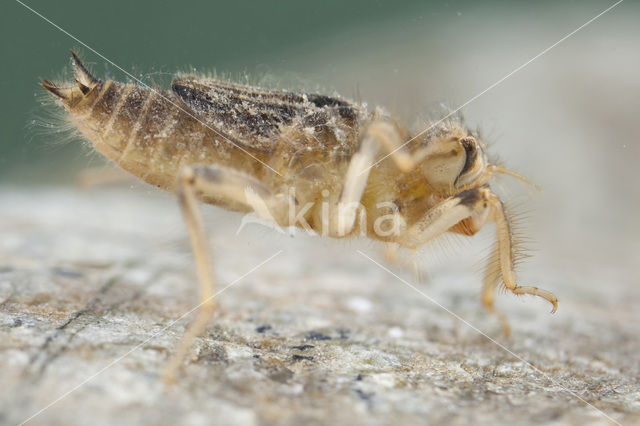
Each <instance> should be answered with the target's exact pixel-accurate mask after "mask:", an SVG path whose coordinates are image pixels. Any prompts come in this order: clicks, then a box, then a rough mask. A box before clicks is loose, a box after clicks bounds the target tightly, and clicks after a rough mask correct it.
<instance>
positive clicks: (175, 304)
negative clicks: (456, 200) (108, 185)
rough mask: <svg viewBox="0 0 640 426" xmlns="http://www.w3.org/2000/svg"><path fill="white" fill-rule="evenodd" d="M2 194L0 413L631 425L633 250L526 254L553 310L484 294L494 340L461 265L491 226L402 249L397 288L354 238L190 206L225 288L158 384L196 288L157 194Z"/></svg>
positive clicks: (171, 212)
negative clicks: (503, 330)
mask: <svg viewBox="0 0 640 426" xmlns="http://www.w3.org/2000/svg"><path fill="white" fill-rule="evenodd" d="M0 206H1V208H0V383H2V386H3V391H2V392H1V393H0V424H17V423H20V422H23V421H25V420H27V419H30V421H29V423H28V424H34V425H37V424H42V425H44V424H47V425H51V424H53V425H58V424H59V425H63V424H64V425H73V424H86V423H87V422H91V423H92V424H98V425H100V424H116V423H117V424H189V425H199V424H211V423H216V424H248V425H251V424H276V423H279V424H302V423H304V424H328V423H347V422H349V423H355V424H364V423H367V424H391V423H398V422H404V423H424V422H429V423H433V424H441V423H445V422H446V423H447V424H452V425H457V424H469V423H473V424H514V423H519V424H534V423H535V424H537V423H552V424H608V423H611V421H610V420H609V419H608V418H607V417H604V416H603V415H602V414H601V413H599V412H598V411H597V410H596V409H595V408H597V409H599V410H602V411H603V412H604V413H606V416H609V417H610V418H611V419H615V420H616V421H619V422H621V423H623V424H634V423H636V424H637V423H638V422H640V390H639V388H640V387H639V385H640V383H639V382H640V380H639V379H638V377H639V370H640V362H639V358H638V352H639V349H640V343H639V341H638V338H637V336H638V319H639V316H640V311H639V310H638V306H639V305H638V300H639V299H640V298H639V297H638V296H639V290H638V286H637V276H636V275H635V274H634V271H633V267H632V266H631V262H627V260H628V259H629V258H625V257H624V253H628V251H624V250H622V249H624V248H629V247H632V246H618V249H619V250H622V251H623V252H624V253H623V254H621V253H620V251H617V250H616V249H615V245H613V244H612V245H611V249H609V250H607V252H608V253H609V254H608V257H607V256H606V254H605V255H603V256H601V257H599V258H598V263H597V264H595V263H594V262H592V261H591V260H590V259H592V257H589V254H588V252H589V250H590V248H589V247H590V246H589V243H584V244H583V243H581V242H580V241H576V240H571V241H568V242H567V244H565V245H562V244H556V245H554V246H553V247H548V248H546V249H543V250H540V251H539V253H537V256H536V257H535V258H534V260H532V262H530V263H529V266H528V267H526V268H524V270H523V272H522V276H524V277H525V278H526V279H527V280H535V282H536V283H538V284H541V285H542V283H544V287H546V288H549V289H551V290H554V291H555V292H556V294H558V296H559V298H560V308H559V311H558V313H557V314H556V315H550V314H549V312H548V309H549V306H548V304H546V303H545V302H543V301H539V300H536V299H534V298H531V297H523V298H515V297H513V296H511V295H502V296H500V298H499V303H498V306H499V307H500V309H502V310H503V311H504V312H505V314H506V315H507V317H508V318H509V319H510V321H511V324H512V328H513V335H512V337H511V338H510V339H505V338H504V337H502V336H501V334H500V329H499V325H498V323H497V321H496V320H495V318H492V317H490V316H489V315H487V314H485V313H484V312H483V310H482V307H481V306H480V303H479V289H480V276H479V274H478V273H476V272H474V267H473V264H474V263H476V262H477V261H480V260H481V255H480V254H479V253H480V252H481V249H482V248H483V247H484V246H485V245H486V244H487V242H488V239H489V238H490V236H491V233H490V232H488V233H483V234H482V235H480V236H479V237H477V238H474V239H473V240H472V241H473V244H471V245H470V246H468V245H467V246H466V247H463V248H462V249H461V250H456V252H455V253H454V254H451V255H449V256H447V260H446V261H432V260H431V259H433V258H434V257H435V258H438V257H441V256H439V255H438V253H440V250H439V248H440V246H439V245H433V246H430V247H427V248H426V249H424V250H421V251H420V252H418V253H417V254H416V255H415V261H416V263H417V264H418V265H420V269H421V271H422V275H423V280H422V282H420V283H419V282H417V281H416V279H415V278H414V277H413V274H412V273H411V271H410V268H404V267H399V266H397V265H391V266H390V268H391V269H392V270H393V271H394V273H396V274H398V275H399V276H400V277H401V278H402V279H403V280H406V283H403V281H401V280H400V279H399V278H396V277H394V276H393V275H391V274H390V273H388V272H386V271H384V270H382V269H381V268H380V267H378V266H377V265H375V264H374V263H372V262H371V261H370V260H368V259H367V258H365V257H364V256H363V255H362V254H360V253H359V252H358V250H359V251H361V252H362V253H365V254H367V255H368V256H370V257H371V258H373V259H375V260H376V261H380V262H383V260H382V258H383V256H382V250H381V247H380V246H378V245H377V244H373V243H371V242H368V241H347V242H344V241H333V240H328V239H321V238H313V237H309V236H305V235H297V236H296V237H295V238H290V237H288V236H283V235H280V234H277V233H275V232H273V231H271V230H268V229H266V228H263V227H261V226H259V225H249V226H248V227H246V228H244V229H243V230H242V232H240V234H239V235H235V234H236V229H237V227H238V225H239V224H240V219H241V217H240V216H238V215H232V214H227V213H224V212H221V211H219V210H216V209H214V208H211V207H206V208H205V209H204V210H205V216H206V220H207V223H208V224H209V226H208V228H209V233H210V236H211V241H212V244H213V246H214V251H215V254H214V259H215V269H216V274H217V278H218V282H219V284H218V285H219V288H220V289H222V288H225V286H229V285H230V284H231V285H230V286H229V287H228V288H226V289H225V290H224V292H223V293H221V294H220V295H219V296H218V298H217V300H218V305H219V310H218V314H217V317H216V319H215V321H214V322H213V323H212V324H211V325H210V327H209V328H208V330H207V333H206V334H205V335H204V336H202V337H201V338H199V339H198V340H197V342H196V344H195V345H194V348H193V350H192V354H193V357H192V359H191V360H189V361H187V362H185V366H184V369H183V371H182V373H181V375H180V376H179V378H178V382H177V384H176V385H175V386H173V387H171V388H167V387H165V386H164V385H163V383H162V381H161V374H162V370H163V367H164V366H165V364H166V362H167V359H168V357H169V355H170V354H171V352H172V351H173V349H174V347H175V345H176V343H177V342H178V341H179V339H180V336H181V334H182V332H183V330H184V329H185V326H186V325H187V324H188V320H189V318H191V317H190V316H188V317H186V318H184V319H182V320H180V321H178V322H177V323H176V324H174V325H172V324H173V322H174V321H175V320H176V319H178V318H180V317H181V315H183V314H184V313H185V312H188V311H189V310H190V309H191V307H192V306H194V305H195V304H196V303H197V283H196V280H195V273H194V268H193V264H192V258H191V254H190V251H189V247H188V241H187V239H186V231H185V229H184V226H183V224H182V221H181V218H180V216H179V212H178V208H177V206H176V204H175V202H174V200H173V199H172V197H171V196H170V195H167V194H162V193H159V192H157V191H154V190H150V189H148V188H146V187H144V188H134V189H129V188H121V189H117V188H116V189H95V190H88V191H78V190H75V189H72V188H39V189H25V188H21V189H20V190H16V189H12V188H3V189H2V190H1V191H0ZM550 232H553V229H552V230H551V231H550ZM584 241H587V240H584ZM584 241H583V242H584ZM611 242H612V241H609V243H611ZM636 252H637V250H636ZM274 255H276V256H275V257H273V258H272V259H271V260H269V261H268V262H266V263H264V264H263V262H265V260H267V259H269V258H271V257H272V256H274ZM401 258H402V259H404V260H406V262H407V263H408V264H411V263H412V261H413V260H412V255H411V254H410V253H404V252H403V253H402V255H401ZM560 259H561V261H560ZM261 264H262V265H261ZM258 265H261V266H259V267H258V268H257V269H255V270H254V268H256V266H258ZM407 283H409V284H411V285H415V286H416V288H417V289H418V290H419V291H420V292H422V293H423V294H419V293H418V292H417V291H416V290H414V289H412V288H410V287H409V286H408V285H407ZM429 298H432V299H433V300H435V301H437V302H438V303H439V304H441V305H442V306H443V307H444V308H446V309H448V310H450V311H452V312H454V313H455V314H456V315H459V316H460V317H461V318H463V319H464V320H465V321H468V323H469V324H472V325H473V327H477V328H478V329H479V330H482V332H483V333H486V335H487V336H489V337H490V338H491V339H495V341H496V342H498V343H499V344H500V345H504V346H502V347H501V346H499V345H498V344H496V342H493V341H491V340H489V339H488V338H487V337H485V336H483V335H481V334H480V333H479V332H478V331H476V330H474V329H472V328H471V327H470V326H469V325H468V324H465V323H464V322H462V321H461V320H460V319H458V318H456V317H454V316H453V315H452V314H451V313H449V312H447V311H446V310H445V309H443V308H442V307H439V306H437V305H436V304H434V303H432V302H431V301H430V300H429ZM588 404H589V405H588ZM593 407H595V408H593ZM40 410H44V411H40ZM34 415H35V417H32V416H34Z"/></svg>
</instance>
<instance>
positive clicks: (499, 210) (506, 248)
mask: <svg viewBox="0 0 640 426" xmlns="http://www.w3.org/2000/svg"><path fill="white" fill-rule="evenodd" d="M489 204H490V205H491V212H492V217H493V220H494V221H495V223H496V229H497V234H498V251H499V257H500V271H501V276H502V281H503V282H504V285H505V286H506V287H507V288H508V289H509V290H511V292H513V293H514V294H530V295H532V296H539V297H542V298H543V299H545V300H547V301H548V302H549V303H551V304H552V305H553V309H552V310H551V313H554V312H555V311H556V310H557V309H558V298H557V297H556V296H555V295H554V294H553V293H551V292H550V291H548V290H543V289H540V288H538V287H521V286H519V285H517V284H516V279H515V272H514V262H513V244H512V241H513V238H512V235H511V226H510V224H509V219H508V218H507V215H506V214H505V211H504V206H503V205H502V202H501V201H500V199H499V198H498V197H497V196H496V195H495V194H493V193H489Z"/></svg>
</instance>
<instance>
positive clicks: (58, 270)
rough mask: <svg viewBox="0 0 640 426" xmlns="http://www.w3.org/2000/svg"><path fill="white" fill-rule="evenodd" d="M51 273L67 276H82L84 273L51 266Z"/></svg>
mask: <svg viewBox="0 0 640 426" xmlns="http://www.w3.org/2000/svg"><path fill="white" fill-rule="evenodd" d="M51 273H52V274H54V275H58V276H61V277H66V278H81V277H82V274H81V273H80V272H78V271H74V270H72V269H66V268H51Z"/></svg>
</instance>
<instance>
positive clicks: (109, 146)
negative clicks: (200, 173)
mask: <svg viewBox="0 0 640 426" xmlns="http://www.w3.org/2000/svg"><path fill="white" fill-rule="evenodd" d="M96 89H99V90H98V92H99V93H98V94H97V95H96V96H97V97H96V99H95V102H94V103H93V106H91V107H89V108H90V113H89V114H88V115H84V116H83V114H81V113H78V114H76V117H75V121H77V124H78V127H79V128H80V129H81V130H82V131H83V133H85V135H86V136H87V137H88V138H89V140H91V142H92V143H93V145H94V147H95V148H96V150H97V151H99V152H100V153H102V154H103V155H105V156H106V157H107V158H109V159H110V160H112V161H114V162H115V163H116V164H118V165H119V166H120V167H122V168H123V169H125V170H127V171H128V172H130V173H132V174H134V175H135V176H137V177H139V178H141V179H143V180H144V181H146V182H148V183H150V184H153V185H156V186H160V187H162V188H164V189H168V190H171V189H173V188H174V185H175V182H176V178H177V175H178V172H179V170H180V167H181V166H182V165H183V164H197V163H205V162H211V161H217V160H219V161H222V160H223V158H224V157H225V155H226V151H225V150H224V149H220V147H219V145H220V143H219V142H218V141H216V139H215V138H214V137H213V135H212V134H211V133H210V132H208V131H207V128H206V127H205V126H203V125H202V124H201V123H199V122H198V121H196V120H195V119H194V118H193V117H192V115H191V114H190V113H189V111H188V110H186V109H185V108H184V107H183V106H182V105H180V104H179V102H180V101H179V100H177V99H175V98H174V97H173V95H171V94H170V93H168V92H164V91H158V90H151V89H146V88H142V87H139V86H135V85H122V84H119V83H117V82H113V81H107V82H105V83H104V86H103V87H98V86H96V88H95V89H94V90H96Z"/></svg>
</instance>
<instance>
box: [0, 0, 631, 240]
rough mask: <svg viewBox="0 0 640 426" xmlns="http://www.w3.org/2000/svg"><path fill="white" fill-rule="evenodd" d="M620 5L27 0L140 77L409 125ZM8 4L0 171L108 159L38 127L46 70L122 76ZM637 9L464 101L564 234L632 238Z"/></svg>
mask: <svg viewBox="0 0 640 426" xmlns="http://www.w3.org/2000/svg"><path fill="white" fill-rule="evenodd" d="M613 3H614V2H612V1H595V0H594V1H569V0H565V1H553V2H506V1H505V2H499V1H491V2H482V3H480V2H470V1H429V2H420V1H383V0H380V1H361V0H357V1H354V0H351V1H323V2H317V1H313V2H312V1H279V2H259V1H256V2H249V1H234V2H180V3H178V2H170V1H152V2H151V1H148V2H147V1H135V2H134V1H127V2H125V1H120V0H115V1H110V2H93V1H86V0H85V1H65V2H55V3H54V2H49V1H43V0H29V1H27V2H26V4H28V5H29V6H30V7H32V8H34V9H35V10H37V11H38V12H39V13H41V14H42V15H43V16H45V17H47V18H48V19H50V20H51V21H52V22H55V23H56V24H58V25H59V26H60V27H62V28H63V29H65V30H67V31H68V32H69V33H71V34H73V35H74V36H76V37H77V38H78V39H80V40H82V41H83V42H84V43H86V44H88V45H89V46H91V47H93V48H94V49H96V50H97V51H99V52H100V53H101V54H103V55H104V56H105V57H107V58H109V59H110V60H112V61H114V62H115V63H116V64H118V65H119V66H121V67H123V68H124V69H126V70H128V71H130V72H132V73H133V74H135V75H136V76H138V77H140V78H141V79H143V80H144V81H145V82H157V83H158V84H161V85H162V84H167V83H168V81H169V80H170V75H171V74H172V73H174V72H176V71H179V70H185V69H187V67H193V68H195V69H197V70H198V71H202V72H208V71H211V70H213V69H215V70H217V71H219V72H223V73H225V74H228V75H230V76H233V77H236V78H239V79H243V78H244V76H245V75H248V76H250V77H249V78H250V80H251V81H262V82H267V83H268V84H270V85H276V86H279V87H283V88H293V89H295V88H304V89H306V90H317V91H320V92H328V93H333V92H334V91H336V92H338V93H341V94H342V95H344V96H346V97H350V98H358V99H360V100H362V101H364V102H367V103H368V104H369V105H370V106H373V105H377V104H382V105H384V106H386V107H387V109H388V110H389V111H391V112H392V113H394V114H397V115H398V116H399V117H401V118H403V119H404V120H406V122H407V123H408V124H412V125H415V127H416V128H420V127H423V126H424V123H426V122H427V121H428V118H429V117H433V116H436V117H437V116H441V115H442V114H443V111H445V110H446V108H451V109H453V108H456V107H457V106H458V105H461V104H463V103H464V102H466V101H468V100H469V99H470V98H472V97H473V96H475V95H477V94H478V93H480V92H482V91H484V90H485V89H486V88H487V87H489V86H490V85H492V84H493V83H495V82H496V81H498V80H499V79H501V78H502V77H504V76H505V75H507V74H508V73H510V72H511V71H513V70H514V69H516V68H517V67H518V66H520V65H522V64H523V63H525V62H526V61H528V60H529V59H531V58H532V57H534V56H535V55H537V54H538V53H540V52H541V51H543V50H544V49H546V48H548V47H549V46H551V45H552V44H553V43H555V42H557V41H558V40H560V39H561V38H562V37H564V36H565V35H567V34H568V33H570V32H571V31H573V30H574V29H576V28H578V27H579V26H580V25H582V24H584V23H585V22H587V21H588V20H589V19H591V18H593V17H594V16H596V15H597V14H598V13H600V12H601V11H603V10H604V9H606V8H607V7H609V6H610V5H612V4H613ZM1 8H2V11H1V13H0V19H1V22H0V40H1V41H0V42H1V43H2V54H1V55H0V57H1V58H2V62H1V66H0V90H1V93H2V96H1V97H0V99H1V101H0V102H1V104H0V111H1V114H0V129H2V130H1V131H2V137H1V138H0V180H1V181H2V182H3V183H5V184H11V185H21V184H24V183H29V184H37V185H40V184H50V183H55V182H60V183H65V182H66V183H70V182H72V181H73V179H74V176H76V175H77V173H78V172H79V171H80V170H82V169H84V168H87V167H91V166H95V165H97V164H100V162H101V160H100V159H99V157H98V156H97V155H95V154H91V151H90V149H86V147H85V148H84V149H83V147H82V143H79V142H73V143H66V144H64V143H60V137H59V136H56V135H55V134H51V133H49V134H46V132H45V133H44V134H42V132H39V131H38V126H35V128H34V126H32V125H30V123H33V122H34V121H36V122H37V121H38V120H40V118H41V117H46V116H47V110H46V108H45V107H43V106H42V105H41V104H40V101H39V98H41V97H42V95H43V93H42V92H43V90H42V89H41V88H39V86H38V78H39V77H44V78H49V77H54V78H55V77H56V76H60V75H61V72H62V70H63V69H65V68H67V69H68V68H69V53H68V49H69V48H74V49H77V50H78V51H79V52H81V54H82V57H83V58H84V59H85V60H86V62H87V63H88V64H89V65H90V67H91V68H92V69H93V70H94V72H95V74H96V75H97V76H99V77H104V76H105V75H107V74H111V75H113V76H114V77H115V78H117V79H121V80H125V79H126V76H125V75H123V73H122V72H120V71H119V70H118V69H117V68H115V67H114V66H112V65H109V64H108V63H107V62H106V61H104V60H103V59H101V58H100V57H98V56H97V55H95V54H94V53H92V52H91V51H90V50H88V49H87V48H85V47H83V46H82V44H81V43H79V42H77V41H75V40H73V39H71V38H70V37H69V36H68V35H65V34H64V33H62V32H61V31H59V30H58V29H56V28H54V27H53V26H52V25H51V24H50V23H48V22H46V21H45V20H43V19H42V18H41V17H38V16H37V15H35V14H34V13H33V12H31V11H29V10H28V9H26V8H25V7H24V6H22V5H21V4H19V3H17V2H15V1H12V0H5V1H3V2H2V6H1ZM639 18H640V4H639V3H638V2H632V1H625V2H623V3H621V4H620V5H618V6H617V7H615V8H614V9H613V10H611V11H610V12H608V13H606V14H605V15H603V16H602V17H600V18H599V19H597V20H595V21H594V22H593V23H591V24H590V25H588V26H586V27H585V28H584V29H582V30H581V31H579V32H578V33H577V34H575V35H573V36H572V37H570V38H569V39H567V40H566V41H564V42H563V43H561V44H559V45H558V46H556V47H555V48H554V49H552V50H551V51H549V52H548V53H546V54H545V55H543V56H541V57H540V58H538V59H537V60H535V61H534V62H532V63H531V64H529V65H528V66H526V67H525V68H523V69H522V70H521V71H519V72H518V73H516V74H514V75H513V76H511V77H510V78H508V79H507V80H505V81H504V82H503V83H501V84H499V85H498V86H496V87H495V88H493V89H491V90H490V91H488V92H487V93H485V94H484V95H482V96H481V97H479V98H478V99H476V100H474V101H473V102H472V103H471V104H470V105H468V106H467V107H466V108H465V109H464V110H463V112H464V114H465V116H466V119H467V121H468V123H469V125H470V126H472V127H476V126H479V127H480V128H481V129H483V131H484V134H485V135H486V139H487V140H488V142H490V143H491V144H492V147H491V150H492V152H493V153H495V154H498V155H499V156H500V157H501V158H503V159H504V160H505V162H506V164H507V165H508V166H509V167H511V168H512V169H514V170H516V171H518V172H521V173H523V174H525V175H527V176H530V177H531V178H533V179H534V180H535V181H536V182H538V183H540V184H541V185H542V186H543V187H544V188H545V189H546V190H547V193H546V195H545V196H544V197H542V201H540V202H541V203H542V204H541V205H539V206H538V208H539V207H543V208H544V211H547V212H548V213H547V217H546V218H544V219H545V220H546V221H550V222H554V223H555V224H556V225H557V226H559V227H562V228H563V229H564V232H568V231H571V232H573V233H575V234H580V233H584V232H585V230H588V231H589V232H592V231H593V230H596V231H597V232H603V233H609V234H611V233H612V232H613V233H615V235H620V237H621V238H629V236H631V239H632V240H633V241H635V240H636V239H637V235H638V232H637V230H638V224H637V220H636V218H635V214H632V213H631V212H635V211H637V210H638V207H640V195H639V193H640V191H638V190H637V173H636V172H635V170H636V169H637V164H638V160H639V159H640V143H639V136H638V132H637V125H636V122H637V119H638V115H639V113H640V79H639V78H638V69H640V49H639V48H638V46H640V26H639V25H638V23H639V22H640V19H639ZM630 230H631V231H632V232H630ZM612 235H613V234H612Z"/></svg>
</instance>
